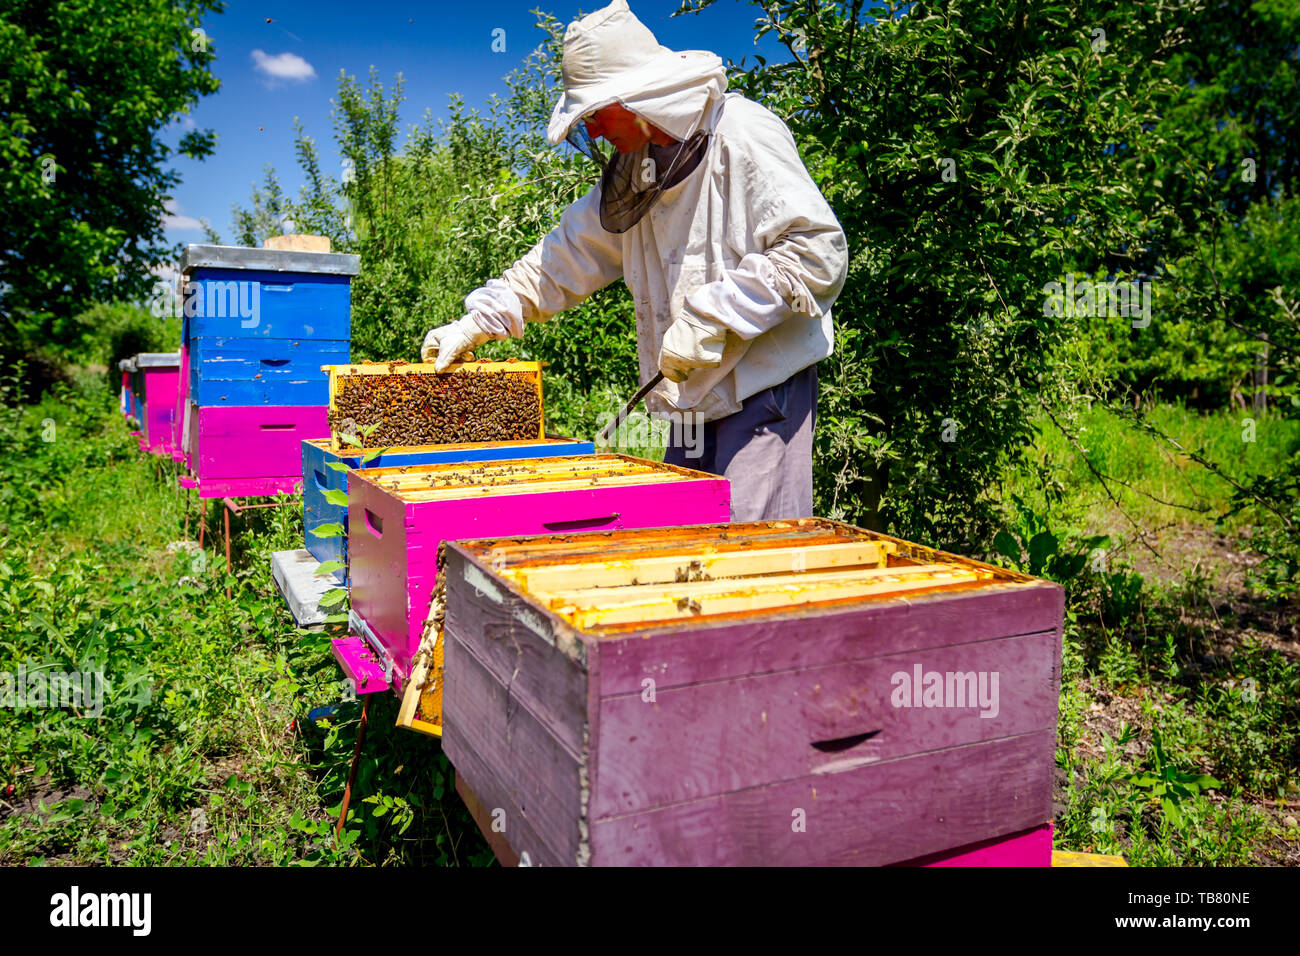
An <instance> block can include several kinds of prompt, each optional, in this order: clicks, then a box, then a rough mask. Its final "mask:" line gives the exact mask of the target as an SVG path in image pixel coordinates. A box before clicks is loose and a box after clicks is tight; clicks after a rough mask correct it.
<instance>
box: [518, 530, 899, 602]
mask: <svg viewBox="0 0 1300 956" xmlns="http://www.w3.org/2000/svg"><path fill="white" fill-rule="evenodd" d="M886 553H887V552H886V551H885V550H884V549H883V548H882V547H881V546H880V545H879V544H876V543H875V542H871V541H852V542H847V543H844V544H829V545H820V546H813V547H794V548H791V547H784V548H746V549H743V550H741V549H737V550H734V551H729V552H716V551H715V552H711V553H704V554H701V555H699V556H698V557H695V556H691V555H663V556H657V557H638V558H621V559H611V560H602V559H596V560H590V561H586V562H582V563H578V562H570V563H566V564H552V565H541V566H532V567H528V568H519V569H513V568H510V567H509V565H508V564H507V568H506V569H504V573H505V575H506V576H507V577H509V578H510V579H511V580H513V581H515V582H516V583H518V584H519V585H520V587H522V588H523V589H525V590H528V591H531V592H533V593H534V594H537V595H539V596H541V594H542V593H543V592H547V593H549V594H551V595H554V594H555V593H556V592H560V591H568V590H574V591H576V590H582V589H588V588H609V587H621V586H625V585H630V584H634V583H639V584H652V583H656V582H670V583H671V582H675V581H684V580H686V579H687V577H688V576H689V577H695V578H698V577H699V576H700V575H707V576H710V577H713V578H737V577H743V576H748V575H755V574H777V573H781V572H786V571H789V570H790V569H791V568H794V567H802V568H803V569H805V570H807V571H817V570H819V569H824V568H842V567H868V566H877V567H879V566H883V562H884V559H885V554H886Z"/></svg>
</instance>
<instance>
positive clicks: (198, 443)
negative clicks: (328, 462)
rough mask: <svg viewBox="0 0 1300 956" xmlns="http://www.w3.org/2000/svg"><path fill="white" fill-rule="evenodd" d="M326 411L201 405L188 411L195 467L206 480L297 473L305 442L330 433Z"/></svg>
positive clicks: (318, 407)
mask: <svg viewBox="0 0 1300 956" xmlns="http://www.w3.org/2000/svg"><path fill="white" fill-rule="evenodd" d="M326 414H327V413H326V410H325V407H324V406H321V405H308V406H292V405H282V406H275V405H270V406H262V405H257V406H251V407H250V406H243V407H239V408H226V407H221V406H211V405H209V406H197V405H193V404H191V406H190V416H189V419H190V420H189V428H190V438H189V455H190V468H191V470H192V471H193V472H194V474H195V475H196V476H197V477H199V478H201V479H224V478H266V477H281V476H285V475H292V476H294V481H295V482H301V481H302V477H301V475H302V452H301V448H302V442H303V441H304V440H306V439H309V438H321V437H323V436H326V435H328V434H329V425H328V423H327V421H326Z"/></svg>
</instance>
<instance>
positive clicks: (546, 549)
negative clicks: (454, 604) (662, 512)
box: [466, 525, 874, 570]
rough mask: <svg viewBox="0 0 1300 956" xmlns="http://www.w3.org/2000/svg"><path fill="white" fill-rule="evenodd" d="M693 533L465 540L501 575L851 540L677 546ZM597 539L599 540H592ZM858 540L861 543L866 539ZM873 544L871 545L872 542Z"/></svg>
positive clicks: (788, 537)
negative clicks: (562, 566)
mask: <svg viewBox="0 0 1300 956" xmlns="http://www.w3.org/2000/svg"><path fill="white" fill-rule="evenodd" d="M700 527H704V528H718V527H723V528H725V527H726V525H702V526H700ZM692 530H693V529H691V528H687V527H683V526H676V527H671V528H662V529H660V528H647V529H645V530H643V531H640V532H629V531H615V532H577V533H574V534H565V535H548V536H545V537H539V538H532V539H524V538H489V539H478V540H474V541H467V542H466V544H467V545H470V546H472V547H473V548H474V553H475V554H480V555H491V557H492V560H493V562H494V567H498V568H501V569H503V570H516V569H518V570H526V569H528V568H539V567H553V566H557V565H560V564H567V565H570V566H572V565H576V564H585V563H589V562H591V561H592V560H593V559H602V560H620V561H623V560H628V561H631V560H636V559H639V558H654V557H664V558H667V557H672V558H675V559H677V560H688V559H689V556H690V555H692V554H693V555H697V556H698V555H704V554H734V553H736V552H739V551H760V550H763V549H765V548H775V547H780V546H782V545H785V544H789V543H791V542H795V543H797V546H798V547H816V546H819V545H828V544H844V543H846V542H847V543H851V542H852V541H853V540H854V539H852V538H848V537H845V536H842V535H820V534H819V535H806V534H781V535H773V536H771V537H766V538H763V537H760V538H756V539H754V540H753V541H752V542H745V541H743V540H733V539H729V538H726V539H724V538H718V539H715V540H714V541H713V542H712V543H708V544H692V545H691V550H690V551H686V550H684V549H683V547H682V543H681V542H682V540H683V538H684V536H685V535H686V534H689V533H690V532H691V531H692ZM597 535H600V537H597ZM862 540H864V541H866V540H867V539H866V538H863V539H862ZM873 543H874V542H873Z"/></svg>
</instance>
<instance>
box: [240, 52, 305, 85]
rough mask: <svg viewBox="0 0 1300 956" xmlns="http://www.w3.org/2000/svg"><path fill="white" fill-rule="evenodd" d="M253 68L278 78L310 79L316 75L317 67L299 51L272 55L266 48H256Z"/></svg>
mask: <svg viewBox="0 0 1300 956" xmlns="http://www.w3.org/2000/svg"><path fill="white" fill-rule="evenodd" d="M253 69H255V70H256V71H257V72H259V73H264V74H266V75H267V76H269V77H271V78H272V79H276V80H309V79H311V78H312V77H313V76H315V75H316V68H315V67H313V66H312V65H311V64H310V63H308V62H307V61H306V60H304V59H303V58H302V57H300V56H299V55H298V54H297V53H277V54H276V55H275V56H271V55H270V54H269V53H267V52H265V51H264V50H254V51H253Z"/></svg>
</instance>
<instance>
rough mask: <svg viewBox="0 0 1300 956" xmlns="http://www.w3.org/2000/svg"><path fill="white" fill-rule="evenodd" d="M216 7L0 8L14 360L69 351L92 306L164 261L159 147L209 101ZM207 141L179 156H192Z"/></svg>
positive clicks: (6, 304)
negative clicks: (61, 348) (211, 20)
mask: <svg viewBox="0 0 1300 956" xmlns="http://www.w3.org/2000/svg"><path fill="white" fill-rule="evenodd" d="M220 6H221V5H220V3H219V2H218V0H135V2H132V3H95V4H86V3H77V2H72V0H8V2H7V3H5V4H4V5H3V7H0V195H3V197H4V200H3V202H2V203H0V317H3V319H4V321H5V324H6V325H8V326H9V327H10V328H9V329H7V330H6V332H7V334H6V336H5V338H6V347H7V348H8V349H11V350H15V351H17V350H19V349H26V348H31V347H35V346H39V345H46V344H57V343H59V342H63V341H69V340H70V338H71V337H72V336H73V335H74V334H75V330H74V329H73V327H72V320H73V316H75V315H76V314H77V313H78V312H80V311H81V310H82V309H83V307H84V306H86V305H87V304H89V303H91V302H94V301H111V300H113V299H118V298H125V297H130V296H133V295H143V294H145V293H146V292H147V290H148V288H149V284H150V282H151V277H150V275H149V270H150V268H151V267H153V266H155V265H158V264H160V263H163V262H165V261H167V260H169V259H172V258H174V255H175V253H174V250H172V249H170V248H168V247H166V246H165V245H164V236H163V224H162V217H163V208H164V202H165V201H166V200H167V199H168V198H170V197H169V195H168V193H169V191H170V190H171V188H172V187H173V186H174V185H175V184H176V183H177V182H179V180H180V177H179V175H178V174H177V173H176V172H174V171H173V170H171V169H169V168H167V161H168V159H169V157H170V156H171V155H172V153H173V150H172V149H171V148H170V147H169V146H167V145H166V144H165V143H164V142H163V141H162V139H161V138H160V137H161V133H162V132H163V129H164V127H166V126H167V125H168V124H169V123H171V122H172V121H173V120H175V119H176V118H177V116H178V114H182V115H183V114H185V113H187V112H188V111H189V110H190V108H191V107H192V106H193V105H194V104H195V103H197V102H198V100H199V98H200V97H202V96H206V95H208V94H211V93H214V92H216V90H217V88H218V86H219V83H218V80H217V78H216V77H215V76H214V75H213V74H212V73H211V72H210V70H209V66H210V64H211V63H212V61H213V59H214V57H215V52H214V49H213V44H212V41H211V39H210V38H209V37H208V36H207V35H206V33H204V32H203V29H202V26H201V21H202V18H203V15H204V14H205V13H208V12H213V11H219V10H220ZM215 139H216V136H215V133H213V132H212V131H210V130H197V129H195V130H190V131H189V132H187V133H185V134H184V135H183V136H182V137H181V139H180V141H179V144H178V148H177V149H176V152H179V153H181V154H183V155H186V156H190V157H194V158H201V157H204V156H207V155H209V154H210V153H211V152H212V150H213V147H214V144H215Z"/></svg>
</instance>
